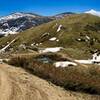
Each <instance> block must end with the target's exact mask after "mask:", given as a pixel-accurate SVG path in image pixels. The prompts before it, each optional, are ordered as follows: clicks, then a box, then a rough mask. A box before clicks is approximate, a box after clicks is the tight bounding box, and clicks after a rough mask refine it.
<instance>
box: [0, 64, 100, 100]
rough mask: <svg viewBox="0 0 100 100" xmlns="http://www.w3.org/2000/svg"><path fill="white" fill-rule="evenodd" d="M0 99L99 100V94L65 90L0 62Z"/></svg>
mask: <svg viewBox="0 0 100 100" xmlns="http://www.w3.org/2000/svg"><path fill="white" fill-rule="evenodd" d="M0 100H100V96H96V95H94V96H93V95H89V94H84V93H76V92H72V91H65V90H64V89H62V88H60V87H58V86H55V85H53V84H51V83H50V82H47V81H45V80H43V79H40V78H38V77H36V76H34V75H32V74H30V73H28V72H26V71H25V70H24V69H22V68H16V67H14V66H9V65H6V64H0Z"/></svg>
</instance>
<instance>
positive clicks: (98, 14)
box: [85, 9, 100, 17]
mask: <svg viewBox="0 0 100 100" xmlns="http://www.w3.org/2000/svg"><path fill="white" fill-rule="evenodd" d="M85 13H88V14H92V15H95V16H99V17H100V11H95V10H93V9H91V10H90V11H86V12H85Z"/></svg>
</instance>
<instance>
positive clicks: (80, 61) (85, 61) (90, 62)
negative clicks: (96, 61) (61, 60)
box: [75, 60, 93, 64]
mask: <svg viewBox="0 0 100 100" xmlns="http://www.w3.org/2000/svg"><path fill="white" fill-rule="evenodd" d="M75 61H76V62H78V63H80V64H92V63H93V62H92V60H75Z"/></svg>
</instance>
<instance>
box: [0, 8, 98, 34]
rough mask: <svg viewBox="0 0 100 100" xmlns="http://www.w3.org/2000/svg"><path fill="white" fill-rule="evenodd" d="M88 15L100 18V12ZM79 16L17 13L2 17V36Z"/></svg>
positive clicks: (93, 11) (68, 13) (88, 12)
mask: <svg viewBox="0 0 100 100" xmlns="http://www.w3.org/2000/svg"><path fill="white" fill-rule="evenodd" d="M85 13H87V14H92V15H95V16H99V17H100V12H99V11H95V10H93V9H92V10H90V11H86V12H85ZM73 14H77V13H74V12H64V13H60V14H56V15H54V16H49V17H47V16H41V15H38V14H34V13H24V12H16V13H13V14H10V15H8V16H4V17H0V36H8V35H9V34H16V33H19V32H22V31H24V30H26V29H29V28H31V27H35V26H38V25H41V24H43V23H48V22H50V21H53V20H55V19H56V20H57V19H62V18H64V17H66V16H71V15H73Z"/></svg>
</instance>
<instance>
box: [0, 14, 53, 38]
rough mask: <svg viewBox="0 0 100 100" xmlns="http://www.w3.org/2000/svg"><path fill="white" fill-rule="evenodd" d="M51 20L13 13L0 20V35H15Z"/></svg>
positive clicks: (33, 15)
mask: <svg viewBox="0 0 100 100" xmlns="http://www.w3.org/2000/svg"><path fill="white" fill-rule="evenodd" d="M51 20H53V19H52V18H49V17H44V16H40V15H37V14H32V13H13V14H11V15H8V16H5V17H1V18H0V34H1V35H6V36H7V35H8V34H16V33H17V32H21V31H24V30H26V29H29V28H31V27H34V26H38V25H40V24H43V23H46V22H49V21H51Z"/></svg>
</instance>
